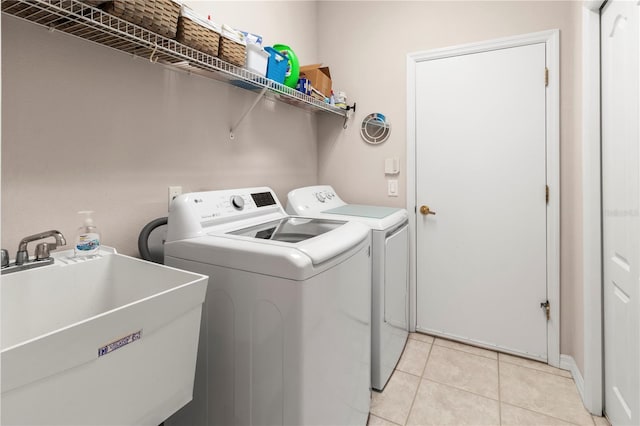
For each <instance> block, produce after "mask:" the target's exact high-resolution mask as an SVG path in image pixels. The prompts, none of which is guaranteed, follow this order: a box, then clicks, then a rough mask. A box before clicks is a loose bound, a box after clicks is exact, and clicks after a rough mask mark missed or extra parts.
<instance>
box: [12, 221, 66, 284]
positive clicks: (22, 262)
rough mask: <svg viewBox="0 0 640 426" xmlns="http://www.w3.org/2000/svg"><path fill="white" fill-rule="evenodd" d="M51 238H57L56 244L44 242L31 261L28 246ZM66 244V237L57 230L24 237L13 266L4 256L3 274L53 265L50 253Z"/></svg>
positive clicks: (37, 247) (38, 247) (39, 245)
mask: <svg viewBox="0 0 640 426" xmlns="http://www.w3.org/2000/svg"><path fill="white" fill-rule="evenodd" d="M49 237H53V238H55V240H56V241H55V243H51V242H43V243H40V244H38V245H37V246H36V250H35V258H34V259H33V260H31V261H30V260H29V252H28V251H27V244H29V243H31V242H33V241H38V240H42V239H45V238H49ZM65 244H67V240H65V238H64V235H62V233H61V232H60V231H56V230H55V229H54V230H51V231H45V232H40V233H39V234H33V235H29V236H28V237H24V238H23V239H22V240H20V244H19V245H18V252H17V253H16V260H15V262H14V263H13V264H10V263H9V262H8V259H6V255H3V263H2V273H3V274H5V273H9V272H16V271H22V270H24V269H31V268H35V267H38V266H45V265H50V264H52V263H53V258H52V257H51V256H50V251H51V250H55V249H56V248H58V247H59V246H64V245H65ZM5 252H6V250H5ZM3 254H4V253H3Z"/></svg>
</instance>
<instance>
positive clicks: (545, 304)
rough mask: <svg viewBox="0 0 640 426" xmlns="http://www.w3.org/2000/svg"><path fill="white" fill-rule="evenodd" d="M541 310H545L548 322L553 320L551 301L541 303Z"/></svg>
mask: <svg viewBox="0 0 640 426" xmlns="http://www.w3.org/2000/svg"><path fill="white" fill-rule="evenodd" d="M540 309H544V312H545V314H546V315H547V321H549V320H550V319H551V305H550V304H549V301H548V300H546V301H544V302H540Z"/></svg>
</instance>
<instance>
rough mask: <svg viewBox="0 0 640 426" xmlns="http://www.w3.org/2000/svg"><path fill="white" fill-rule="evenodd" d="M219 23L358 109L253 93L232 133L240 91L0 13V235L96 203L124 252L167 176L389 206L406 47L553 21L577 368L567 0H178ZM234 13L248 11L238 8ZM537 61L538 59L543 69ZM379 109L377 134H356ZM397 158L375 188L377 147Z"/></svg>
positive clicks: (46, 223) (574, 16) (66, 227)
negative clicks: (304, 107)
mask: <svg viewBox="0 0 640 426" xmlns="http://www.w3.org/2000/svg"><path fill="white" fill-rule="evenodd" d="M193 6H194V7H195V8H196V9H197V10H199V11H200V12H204V13H207V14H211V16H212V18H213V19H214V20H215V21H216V22H219V23H228V24H230V25H233V26H235V27H238V28H242V29H246V30H250V31H253V32H257V33H262V34H263V35H264V36H265V44H274V43H278V42H281V43H285V44H289V45H290V46H291V47H292V48H293V49H294V50H295V51H296V53H297V54H298V56H299V57H300V60H301V62H302V63H310V62H316V61H319V62H324V63H325V64H328V65H330V66H331V72H332V76H333V80H334V88H335V89H339V90H344V91H346V92H347V95H348V97H349V99H348V100H349V103H351V102H353V101H357V103H358V111H357V113H356V115H355V119H354V120H353V121H351V123H350V126H349V128H348V129H347V130H346V131H343V130H342V127H341V124H342V123H341V121H340V119H339V118H337V117H334V116H329V115H318V116H317V125H316V117H315V116H313V115H311V114H308V113H306V112H303V111H301V110H298V109H296V108H293V107H290V106H287V105H284V104H281V103H274V102H271V101H262V102H261V103H260V104H259V106H258V108H256V110H254V112H252V114H251V115H250V116H249V118H248V119H247V121H246V122H245V123H244V124H243V127H241V129H240V130H239V131H238V135H237V138H236V140H235V141H233V142H231V141H229V139H228V131H227V129H228V128H229V125H230V124H231V123H232V122H234V121H235V118H236V117H237V115H238V114H240V113H241V112H242V111H243V110H244V108H246V107H248V106H249V105H250V104H251V102H252V101H253V99H254V98H253V95H251V94H249V93H248V92H244V91H242V90H240V89H236V88H231V87H228V86H226V85H224V84H221V83H218V82H214V81H209V80H205V79H203V78H200V77H195V76H189V75H186V74H184V73H180V72H175V71H171V70H168V69H164V68H163V67H161V66H158V65H152V64H150V63H149V62H148V61H145V60H143V59H140V58H137V59H133V58H131V57H130V56H127V55H124V54H121V53H117V52H113V51H111V50H109V49H106V48H101V47H97V46H93V45H89V44H87V43H85V42H82V41H78V40H75V39H72V38H69V37H67V36H65V35H62V34H58V33H49V32H47V31H46V30H44V29H41V28H36V27H34V26H32V25H28V24H25V23H22V22H18V21H16V20H15V19H13V18H8V17H4V16H3V17H2V38H3V48H2V77H3V79H2V122H3V124H4V126H3V128H2V247H6V248H8V249H10V250H11V251H14V250H15V248H16V246H17V243H18V240H19V238H21V237H22V236H25V235H27V234H30V233H33V232H37V231H41V230H45V229H50V228H58V229H60V230H61V231H62V232H63V233H64V234H65V235H66V236H67V237H69V238H73V236H74V234H75V228H76V227H77V226H78V224H79V220H78V218H77V217H76V214H75V212H76V211H77V210H82V209H94V210H96V222H97V223H98V224H99V225H100V227H101V228H102V232H103V234H104V243H105V244H109V245H113V246H116V247H117V248H118V249H119V250H120V251H121V252H123V253H127V254H134V255H135V254H137V249H136V240H137V235H138V232H139V231H140V229H141V228H142V226H143V225H144V224H145V223H146V222H148V221H149V220H151V219H153V218H155V217H159V216H164V215H166V197H167V196H166V192H167V186H169V185H182V186H183V187H184V189H185V191H193V190H202V189H213V188H225V187H240V186H245V185H264V184H268V185H271V186H272V187H273V188H274V189H275V190H276V191H277V192H278V195H279V196H280V197H281V198H283V197H284V196H285V195H286V192H287V191H288V190H289V189H291V188H293V187H297V186H303V185H309V184H315V183H329V184H331V185H333V186H335V187H336V189H337V190H338V191H339V192H340V194H341V195H342V196H343V197H344V198H345V199H347V200H348V201H350V202H359V203H372V204H382V205H393V206H405V201H406V175H405V167H404V162H405V160H406V152H405V144H406V140H405V137H406V129H405V125H406V124H405V122H406V93H405V92H406V65H405V64H406V54H407V53H410V52H416V51H422V50H428V49H432V48H438V47H444V46H451V45H456V44H461V43H468V42H476V41H481V40H487V39H492V38H497V37H504V36H510V35H515V34H523V33H528V32H535V31H541V30H546V29H552V28H559V29H560V30H561V126H562V129H561V191H562V197H561V226H562V231H561V297H562V306H561V319H562V327H561V353H564V354H569V355H572V356H573V357H574V358H575V359H576V361H577V363H578V365H579V366H580V368H581V369H582V365H583V353H582V351H583V322H582V314H583V312H582V310H583V307H582V275H581V273H582V272H581V271H582V265H581V253H582V240H581V226H582V215H581V211H580V207H581V182H580V179H581V170H580V165H581V151H580V136H581V135H580V94H579V88H580V71H581V70H580V66H579V63H580V55H579V52H580V38H579V36H580V27H579V26H580V14H579V12H580V10H579V9H580V7H581V4H580V2H547V1H541V2H524V1H516V2H481V1H472V2H457V1H452V2H431V1H429V2H399V1H388V2H383V1H381V2H378V1H375V2H364V1H357V2H345V1H342V2H333V1H320V2H317V3H316V2H304V1H296V2H293V1H287V2H276V1H271V2H193ZM247 11H251V13H248V12H247ZM552 72H553V70H552ZM370 112H382V113H384V114H386V116H387V117H388V119H389V120H390V122H391V123H392V126H393V131H392V133H391V137H390V139H389V140H388V141H387V142H385V143H384V144H382V145H379V146H369V145H366V144H365V143H363V142H362V140H361V139H360V136H359V133H358V131H359V128H358V123H359V121H360V120H361V119H362V117H363V116H364V115H365V114H368V113H370ZM391 156H395V157H399V158H400V160H401V165H402V167H401V174H400V175H399V177H398V179H399V181H400V196H399V197H396V198H389V197H387V196H386V179H385V176H384V173H383V170H384V169H383V166H384V158H386V157H391Z"/></svg>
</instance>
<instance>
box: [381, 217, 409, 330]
mask: <svg viewBox="0 0 640 426" xmlns="http://www.w3.org/2000/svg"><path fill="white" fill-rule="evenodd" d="M384 246H385V247H384V250H385V256H384V262H385V265H384V321H385V322H386V323H388V324H389V325H392V326H394V327H397V328H401V329H403V330H408V327H409V309H408V308H409V306H408V297H409V227H408V226H407V225H405V226H403V227H402V228H400V229H399V230H397V231H395V232H394V233H393V234H391V235H388V236H387V237H386V239H385V242H384Z"/></svg>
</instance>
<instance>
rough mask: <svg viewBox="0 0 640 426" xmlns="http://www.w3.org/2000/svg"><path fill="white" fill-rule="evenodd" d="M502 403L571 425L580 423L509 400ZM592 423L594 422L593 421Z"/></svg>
mask: <svg viewBox="0 0 640 426" xmlns="http://www.w3.org/2000/svg"><path fill="white" fill-rule="evenodd" d="M504 404H505V405H509V406H511V407H514V408H518V409H520V410H524V411H528V412H530V413H534V414H540V415H542V416H545V417H549V418H551V419H555V420H560V421H561V422H565V423H569V424H572V425H580V423H574V422H572V421H570V420H565V419H561V418H560V417H557V416H552V415H550V414H547V413H541V412H540V411H536V410H532V409H531V408H526V407H520V406H519V405H515V404H511V403H510V402H505V403H504ZM594 424H595V422H594Z"/></svg>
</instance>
